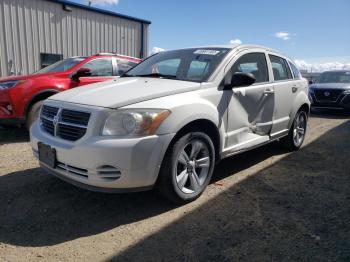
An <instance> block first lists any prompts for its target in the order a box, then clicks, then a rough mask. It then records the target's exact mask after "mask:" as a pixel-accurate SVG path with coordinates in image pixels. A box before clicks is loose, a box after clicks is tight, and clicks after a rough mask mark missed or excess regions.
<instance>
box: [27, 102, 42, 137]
mask: <svg viewBox="0 0 350 262" xmlns="http://www.w3.org/2000/svg"><path fill="white" fill-rule="evenodd" d="M42 105H43V101H39V102H36V103H35V104H34V105H32V107H31V108H30V110H29V112H28V116H27V121H26V127H27V129H28V130H29V129H30V127H31V126H32V124H33V123H34V122H35V121H36V120H37V119H38V117H39V113H40V109H41V106H42Z"/></svg>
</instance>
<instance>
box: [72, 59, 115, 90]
mask: <svg viewBox="0 0 350 262" xmlns="http://www.w3.org/2000/svg"><path fill="white" fill-rule="evenodd" d="M115 64H116V62H115V60H114V58H111V57H104V58H97V59H94V60H91V61H89V62H87V63H86V64H84V65H82V66H81V68H89V69H90V70H91V76H88V77H80V78H79V82H78V86H83V85H88V84H93V83H97V82H103V81H107V80H111V79H113V78H114V77H115V72H116V67H115Z"/></svg>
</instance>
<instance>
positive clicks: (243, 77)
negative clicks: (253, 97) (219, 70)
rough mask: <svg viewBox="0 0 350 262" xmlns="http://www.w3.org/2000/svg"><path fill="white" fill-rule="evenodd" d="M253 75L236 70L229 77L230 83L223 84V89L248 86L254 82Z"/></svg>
mask: <svg viewBox="0 0 350 262" xmlns="http://www.w3.org/2000/svg"><path fill="white" fill-rule="evenodd" d="M255 80H256V79H255V76H254V75H253V74H251V73H242V72H236V73H234V74H233V76H232V78H231V83H230V84H229V85H227V86H225V89H226V90H227V89H231V88H234V87H241V86H250V85H252V84H254V83H255Z"/></svg>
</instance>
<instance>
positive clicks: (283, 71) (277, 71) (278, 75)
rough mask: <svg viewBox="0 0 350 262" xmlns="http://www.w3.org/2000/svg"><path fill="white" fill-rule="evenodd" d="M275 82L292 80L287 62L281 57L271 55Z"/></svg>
mask: <svg viewBox="0 0 350 262" xmlns="http://www.w3.org/2000/svg"><path fill="white" fill-rule="evenodd" d="M269 57H270V61H271V65H272V71H273V77H274V79H275V81H281V80H287V79H292V73H291V72H290V69H289V66H288V65H287V61H286V60H285V59H283V58H281V57H279V56H275V55H269Z"/></svg>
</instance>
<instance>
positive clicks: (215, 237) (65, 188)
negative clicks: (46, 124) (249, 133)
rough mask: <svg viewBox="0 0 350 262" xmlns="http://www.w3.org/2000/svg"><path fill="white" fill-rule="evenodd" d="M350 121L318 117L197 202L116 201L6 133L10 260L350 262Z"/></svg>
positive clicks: (0, 235) (0, 177) (222, 170)
mask: <svg viewBox="0 0 350 262" xmlns="http://www.w3.org/2000/svg"><path fill="white" fill-rule="evenodd" d="M349 157H350V121H349V116H346V115H342V114H341V113H330V112H318V113H317V114H314V115H313V116H312V117H311V118H310V122H309V129H308V134H307V139H306V142H305V144H304V146H303V148H302V149H301V150H300V151H298V152H294V153H286V152H284V151H283V150H281V149H280V147H279V146H278V144H276V143H274V144H270V145H267V146H264V147H262V148H259V149H256V150H253V151H251V152H248V153H244V154H241V155H238V156H234V157H231V158H228V159H225V160H223V161H222V162H221V163H220V164H219V165H218V166H217V168H216V170H215V173H214V177H213V182H212V183H211V185H210V186H209V188H208V189H207V190H206V191H205V193H204V194H203V195H202V196H201V197H200V198H199V199H198V200H197V201H195V202H193V203H190V204H187V205H185V206H181V207H178V206H174V205H172V204H170V203H169V202H167V201H165V200H164V199H162V198H161V197H160V196H159V195H158V194H157V193H156V192H144V193H136V194H122V195H117V194H116V195H109V194H99V193H92V192H88V191H84V190H81V189H78V188H75V187H73V186H71V185H69V184H67V183H65V182H62V181H60V180H58V179H56V178H55V177H52V176H50V175H47V174H45V173H44V172H43V171H42V170H40V169H39V168H38V163H37V161H36V160H35V159H34V158H33V157H32V153H31V149H30V147H29V144H28V135H27V134H26V132H25V131H24V130H22V129H4V128H1V129H0V261H52V260H59V261H71V260H74V261H78V260H80V261H108V260H116V261H140V260H142V261H170V260H177V261H203V260H216V261H219V260H222V261H240V260H241V261H350V204H349V203H350V171H349V170H350V169H349V167H348V162H347V161H349V160H350V158H349Z"/></svg>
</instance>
